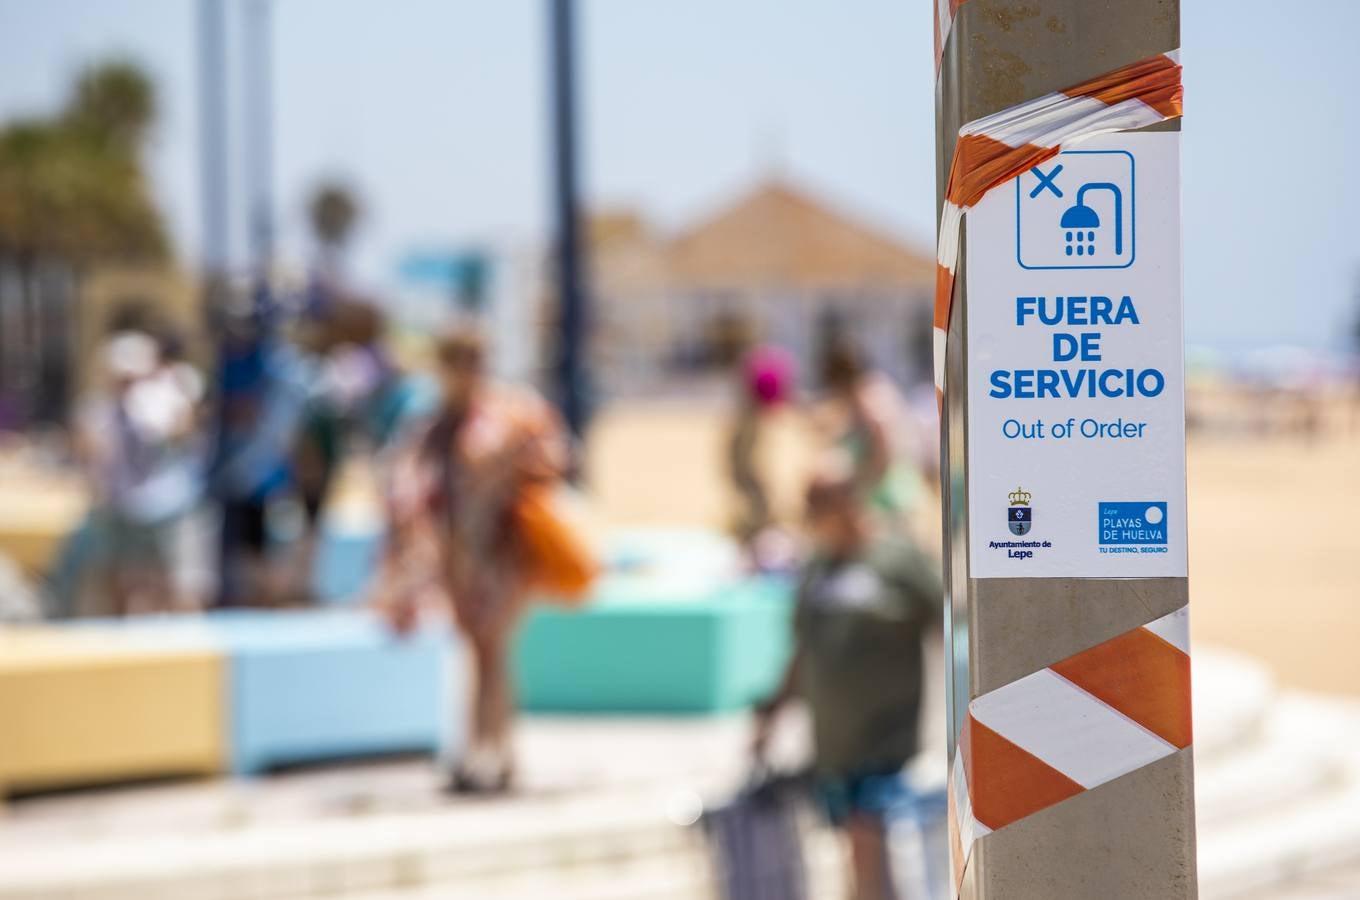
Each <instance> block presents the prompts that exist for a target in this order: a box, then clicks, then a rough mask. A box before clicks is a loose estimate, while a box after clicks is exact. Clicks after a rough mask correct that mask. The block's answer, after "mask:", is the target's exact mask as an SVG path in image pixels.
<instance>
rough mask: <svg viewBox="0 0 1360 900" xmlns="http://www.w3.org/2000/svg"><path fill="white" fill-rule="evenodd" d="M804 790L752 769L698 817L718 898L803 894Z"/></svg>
mask: <svg viewBox="0 0 1360 900" xmlns="http://www.w3.org/2000/svg"><path fill="white" fill-rule="evenodd" d="M804 801H805V796H804V791H803V790H801V789H800V788H799V786H798V785H797V784H796V783H795V782H794V781H793V780H792V779H787V778H769V777H765V776H762V775H759V774H758V775H756V776H755V777H753V778H752V781H751V784H750V785H749V786H747V787H746V788H744V789H743V790H741V791H739V792H738V793H737V795H736V796H735V797H734V798H732V799H731V800H730V801H728V802H727V803H725V804H724V805H722V806H719V807H715V808H712V809H709V810H706V811H705V812H704V815H703V819H702V820H701V821H702V823H703V828H704V833H705V835H706V836H707V838H708V845H709V850H710V855H711V857H712V861H713V870H714V875H715V878H716V881H717V895H718V897H720V898H722V900H807V896H808V886H807V871H806V867H805V865H804V861H803V836H802V829H801V825H800V810H801V807H802V804H803V803H804Z"/></svg>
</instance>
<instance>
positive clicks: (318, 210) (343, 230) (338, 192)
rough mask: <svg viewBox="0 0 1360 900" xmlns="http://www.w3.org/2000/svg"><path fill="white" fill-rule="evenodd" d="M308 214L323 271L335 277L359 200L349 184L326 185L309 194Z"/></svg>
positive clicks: (355, 221)
mask: <svg viewBox="0 0 1360 900" xmlns="http://www.w3.org/2000/svg"><path fill="white" fill-rule="evenodd" d="M307 212H308V217H309V218H310V219H311V223H312V235H313V236H314V237H315V238H316V242H317V244H318V245H319V246H320V248H321V258H322V269H323V270H325V272H326V273H327V274H329V275H331V276H334V275H336V274H337V272H338V270H339V267H340V257H341V256H342V254H343V252H344V248H345V244H346V243H348V242H349V238H350V235H351V234H352V233H353V232H354V226H355V224H356V223H357V222H358V221H359V215H360V213H361V209H360V206H359V201H358V200H357V199H356V198H355V196H354V193H353V192H352V191H351V190H350V188H349V186H348V185H345V184H341V183H339V182H325V183H323V184H321V185H320V186H319V187H317V189H316V190H315V191H314V192H313V193H312V199H311V202H310V203H308V205H307Z"/></svg>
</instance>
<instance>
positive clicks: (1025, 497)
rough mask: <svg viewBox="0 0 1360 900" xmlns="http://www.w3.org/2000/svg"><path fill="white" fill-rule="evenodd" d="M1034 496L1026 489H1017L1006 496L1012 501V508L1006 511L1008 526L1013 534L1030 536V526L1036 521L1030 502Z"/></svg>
mask: <svg viewBox="0 0 1360 900" xmlns="http://www.w3.org/2000/svg"><path fill="white" fill-rule="evenodd" d="M1032 498H1033V495H1032V494H1031V493H1030V492H1029V491H1027V490H1025V489H1024V488H1016V489H1015V490H1013V491H1011V492H1010V493H1009V494H1007V495H1006V499H1007V500H1009V501H1010V507H1009V508H1008V509H1007V510H1006V525H1007V527H1008V528H1010V531H1011V534H1014V535H1025V534H1029V529H1030V525H1031V524H1032V523H1033V521H1034V510H1033V509H1032V508H1031V507H1030V505H1029V502H1030V500H1031V499H1032Z"/></svg>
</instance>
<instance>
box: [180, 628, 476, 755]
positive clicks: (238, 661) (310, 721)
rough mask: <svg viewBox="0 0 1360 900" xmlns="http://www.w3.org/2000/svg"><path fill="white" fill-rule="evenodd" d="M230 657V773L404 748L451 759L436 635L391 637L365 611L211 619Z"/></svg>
mask: <svg viewBox="0 0 1360 900" xmlns="http://www.w3.org/2000/svg"><path fill="white" fill-rule="evenodd" d="M207 622H208V626H209V627H210V628H212V629H213V630H214V631H215V632H216V633H218V634H219V635H221V637H222V640H223V641H224V643H225V644H226V646H227V653H228V654H229V657H230V665H229V667H228V671H229V673H230V675H229V678H230V685H229V691H230V710H231V713H230V715H231V732H230V734H231V741H230V747H231V760H232V762H231V767H232V770H233V771H235V772H237V773H242V774H245V773H251V772H260V771H263V770H266V769H269V768H272V767H275V766H279V765H284V764H289V763H299V762H312V761H316V760H323V759H333V758H343V757H353V756H365V755H372V754H381V753H395V752H402V751H429V752H435V751H440V750H443V751H445V752H450V751H452V750H453V749H455V748H456V747H457V746H459V745H461V742H462V738H463V736H462V734H461V729H462V722H463V716H462V715H461V713H458V712H457V711H456V710H455V708H454V703H455V702H456V701H459V702H461V698H462V697H463V696H464V695H465V693H466V691H464V690H462V689H461V687H460V686H457V685H454V684H453V682H454V681H457V680H460V679H461V675H462V667H461V666H458V665H455V662H456V660H455V657H454V654H455V649H454V648H455V647H457V644H456V643H455V642H454V641H452V640H451V639H450V637H449V635H448V634H447V632H445V631H443V630H433V629H432V630H427V631H422V632H421V633H419V634H417V635H413V636H411V637H409V638H399V637H396V636H395V635H393V634H392V633H391V632H390V631H389V630H388V628H387V627H386V625H384V624H383V623H382V622H380V621H378V620H377V619H376V617H374V616H373V615H371V614H370V613H368V612H366V611H356V612H326V611H319V612H314V611H306V612H254V611H250V612H247V611H240V612H237V611H231V612H221V613H213V614H211V615H209V616H208V617H207Z"/></svg>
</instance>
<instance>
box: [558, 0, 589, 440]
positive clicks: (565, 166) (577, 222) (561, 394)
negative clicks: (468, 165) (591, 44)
mask: <svg viewBox="0 0 1360 900" xmlns="http://www.w3.org/2000/svg"><path fill="white" fill-rule="evenodd" d="M550 7H551V17H552V18H551V24H550V32H551V34H550V43H551V57H552V66H551V70H550V78H551V79H552V86H551V92H552V116H553V176H554V217H555V225H556V248H555V249H556V258H557V285H558V315H559V317H560V326H561V331H560V345H559V348H558V357H557V359H556V360H555V362H556V367H555V368H556V375H557V390H558V398H557V399H558V403H559V405H560V407H561V410H562V416H563V418H564V419H565V420H566V422H567V426H568V427H569V428H570V429H571V432H572V434H573V435H575V436H576V437H578V438H579V437H580V436H581V435H582V433H583V432H584V431H585V426H586V420H587V418H588V416H589V406H588V391H589V386H588V382H587V371H586V350H587V340H588V336H587V330H588V325H589V301H588V294H587V287H586V266H585V261H584V259H583V257H582V246H581V235H580V226H581V210H580V188H579V184H578V180H577V179H578V171H577V135H576V125H577V115H576V112H577V106H576V66H575V58H574V57H575V53H574V51H575V34H574V24H575V23H574V19H575V15H574V8H573V7H574V4H573V2H572V0H550Z"/></svg>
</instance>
